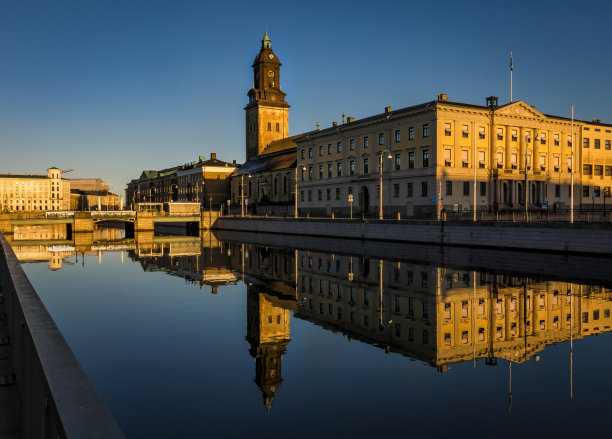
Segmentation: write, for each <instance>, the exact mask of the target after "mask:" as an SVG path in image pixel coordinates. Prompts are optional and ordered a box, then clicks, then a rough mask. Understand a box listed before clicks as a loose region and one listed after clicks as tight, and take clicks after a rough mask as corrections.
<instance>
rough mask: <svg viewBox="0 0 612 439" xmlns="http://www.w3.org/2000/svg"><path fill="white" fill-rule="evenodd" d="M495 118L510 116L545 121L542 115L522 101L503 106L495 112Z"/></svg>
mask: <svg viewBox="0 0 612 439" xmlns="http://www.w3.org/2000/svg"><path fill="white" fill-rule="evenodd" d="M495 115H496V116H510V117H528V118H535V119H545V118H546V116H544V115H543V114H542V113H540V112H539V111H538V110H536V109H535V108H534V107H532V106H531V105H528V104H526V103H525V102H523V101H517V102H513V103H511V104H508V105H504V106H503V107H500V108H498V109H497V110H495Z"/></svg>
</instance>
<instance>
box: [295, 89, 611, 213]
mask: <svg viewBox="0 0 612 439" xmlns="http://www.w3.org/2000/svg"><path fill="white" fill-rule="evenodd" d="M572 133H573V136H574V138H575V140H576V141H575V142H572ZM611 141H612V125H608V124H602V123H601V122H599V121H594V122H584V121H574V123H572V121H571V120H570V119H568V118H563V117H557V116H550V115H545V114H542V113H540V112H539V111H537V110H536V109H535V108H534V107H532V106H530V105H529V104H527V103H525V102H523V101H517V102H513V103H510V104H506V105H502V106H499V105H497V98H496V97H490V98H487V105H485V106H479V105H472V104H465V103H458V102H450V101H448V100H447V97H446V95H444V94H441V95H439V96H438V99H437V100H435V101H431V102H427V103H424V104H420V105H417V106H414V107H408V108H402V109H399V110H397V111H392V110H391V108H390V107H387V108H386V109H385V111H384V113H381V114H378V115H376V116H372V117H369V118H365V119H361V120H354V119H353V118H349V119H348V121H347V122H345V123H343V124H340V125H338V124H335V123H334V125H333V126H332V127H330V128H327V129H323V130H320V131H316V132H313V133H309V134H308V135H305V136H302V137H300V138H298V139H296V143H297V145H298V147H297V152H298V170H299V175H300V179H299V180H300V181H299V194H298V196H299V201H300V206H301V208H303V209H304V210H305V211H307V212H310V213H313V214H321V215H329V214H331V213H332V212H334V213H336V214H340V215H348V213H349V209H350V207H351V205H350V203H349V197H348V196H349V195H350V194H352V195H353V200H354V206H353V207H354V208H355V211H356V212H365V213H369V214H375V213H378V209H379V206H380V197H379V193H380V190H379V187H380V186H379V184H380V177H381V171H380V164H381V156H382V181H383V183H382V184H383V190H382V198H383V199H382V204H383V213H384V215H385V216H387V217H389V216H395V215H396V214H397V213H399V214H400V215H401V216H402V217H403V216H408V217H411V216H431V215H436V214H437V209H444V210H446V211H457V210H458V211H473V210H474V209H475V208H476V210H479V211H481V210H482V211H487V212H489V211H504V210H506V211H510V210H516V211H521V210H524V209H525V202H527V204H528V205H529V208H530V210H539V209H542V208H543V207H544V208H547V209H549V210H552V211H559V210H562V209H568V208H569V206H570V199H571V195H570V192H571V180H572V173H573V176H574V206H575V208H592V207H593V206H595V207H596V208H601V207H602V206H603V205H604V198H606V197H608V196H609V193H610V186H611V185H612V151H611V149H610V142H611ZM572 145H573V148H572ZM572 149H573V157H572ZM572 160H573V164H572ZM526 187H527V193H525V188H526Z"/></svg>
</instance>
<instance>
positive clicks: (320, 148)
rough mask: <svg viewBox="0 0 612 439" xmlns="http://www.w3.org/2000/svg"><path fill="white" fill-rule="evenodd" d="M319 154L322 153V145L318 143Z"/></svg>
mask: <svg viewBox="0 0 612 439" xmlns="http://www.w3.org/2000/svg"><path fill="white" fill-rule="evenodd" d="M319 155H323V145H319Z"/></svg>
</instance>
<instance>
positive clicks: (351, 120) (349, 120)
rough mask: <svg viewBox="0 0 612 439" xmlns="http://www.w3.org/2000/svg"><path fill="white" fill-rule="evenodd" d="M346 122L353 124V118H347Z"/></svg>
mask: <svg viewBox="0 0 612 439" xmlns="http://www.w3.org/2000/svg"><path fill="white" fill-rule="evenodd" d="M347 122H348V123H351V122H355V118H354V117H351V116H349V117H348V119H347Z"/></svg>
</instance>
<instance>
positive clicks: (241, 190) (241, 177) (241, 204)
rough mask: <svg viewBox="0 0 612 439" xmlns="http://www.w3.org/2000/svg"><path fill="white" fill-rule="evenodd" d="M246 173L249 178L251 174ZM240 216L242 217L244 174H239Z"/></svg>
mask: <svg viewBox="0 0 612 439" xmlns="http://www.w3.org/2000/svg"><path fill="white" fill-rule="evenodd" d="M247 175H248V176H249V178H251V174H249V173H248V172H247ZM240 216H242V217H244V174H242V175H241V176H240Z"/></svg>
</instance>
